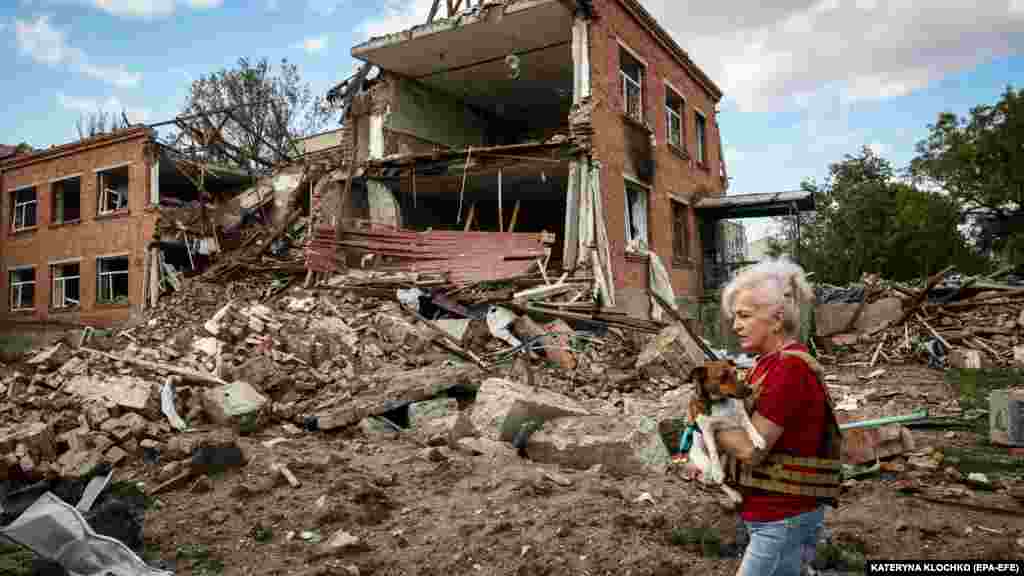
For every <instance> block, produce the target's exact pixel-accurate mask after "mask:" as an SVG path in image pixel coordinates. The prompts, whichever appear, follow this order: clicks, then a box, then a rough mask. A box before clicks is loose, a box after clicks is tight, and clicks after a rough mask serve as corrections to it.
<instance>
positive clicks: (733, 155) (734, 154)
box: [722, 146, 746, 166]
mask: <svg viewBox="0 0 1024 576" xmlns="http://www.w3.org/2000/svg"><path fill="white" fill-rule="evenodd" d="M722 154H723V156H725V164H726V166H733V165H739V164H742V163H743V159H744V158H745V157H746V155H745V154H743V152H741V151H740V150H739V149H737V148H736V147H735V146H726V147H725V150H723V151H722Z"/></svg>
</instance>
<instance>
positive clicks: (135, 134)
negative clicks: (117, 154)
mask: <svg viewBox="0 0 1024 576" xmlns="http://www.w3.org/2000/svg"><path fill="white" fill-rule="evenodd" d="M153 134H154V132H153V131H152V129H150V128H149V127H147V126H134V127H131V128H125V129H122V130H117V131H115V132H110V133H107V134H101V135H99V136H93V137H92V138H86V139H84V140H78V141H76V142H69V143H67V144H60V145H58V146H54V147H52V148H48V149H46V150H38V151H36V152H33V153H31V154H25V155H18V156H14V157H12V158H11V159H10V160H7V161H6V162H0V170H16V169H18V168H24V167H25V166H29V165H32V164H36V163H38V162H43V161H46V160H52V159H54V158H60V157H62V156H67V155H69V154H76V153H78V152H83V151H85V150H90V149H92V148H98V147H100V146H109V145H111V144H116V143H118V142H123V141H125V140H131V139H134V138H141V137H146V138H150V139H152V138H153Z"/></svg>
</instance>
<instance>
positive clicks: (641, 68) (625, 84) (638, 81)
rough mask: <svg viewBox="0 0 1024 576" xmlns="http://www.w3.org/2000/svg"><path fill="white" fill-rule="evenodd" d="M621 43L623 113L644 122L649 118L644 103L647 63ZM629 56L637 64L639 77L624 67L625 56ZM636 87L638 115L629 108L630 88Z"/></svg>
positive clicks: (634, 119)
mask: <svg viewBox="0 0 1024 576" xmlns="http://www.w3.org/2000/svg"><path fill="white" fill-rule="evenodd" d="M618 45H619V88H620V90H621V92H622V113H623V115H625V116H626V117H627V118H629V119H630V120H633V121H634V122H639V123H641V124H643V123H644V122H645V121H646V119H647V113H646V108H647V107H646V106H645V105H644V91H645V90H644V84H645V79H646V77H647V63H646V62H644V60H643V59H642V58H640V57H639V56H637V54H636V53H635V52H633V51H632V50H630V49H629V48H628V47H626V45H625V44H623V43H622V42H619V43H618ZM623 56H626V57H629V58H630V59H632V60H633V61H634V62H636V65H637V72H638V75H639V78H633V77H631V76H630V75H629V74H627V73H626V71H625V70H624V69H623V64H624V61H625V59H624V57H623ZM631 86H632V87H634V88H635V89H636V91H637V111H636V115H635V116H634V115H632V114H630V110H629V102H630V99H629V88H630V87H631Z"/></svg>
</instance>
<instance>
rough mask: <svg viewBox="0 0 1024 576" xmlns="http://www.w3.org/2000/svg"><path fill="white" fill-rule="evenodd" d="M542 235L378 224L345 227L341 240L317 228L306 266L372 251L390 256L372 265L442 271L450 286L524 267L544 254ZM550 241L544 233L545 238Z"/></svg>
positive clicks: (328, 266)
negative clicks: (342, 253) (339, 255)
mask: <svg viewBox="0 0 1024 576" xmlns="http://www.w3.org/2000/svg"><path fill="white" fill-rule="evenodd" d="M545 239H546V235H545V234H543V233H521V232H457V231H446V230H433V231H430V232H416V231H412V230H404V229H401V228H394V227H390V226H385V225H380V224H368V225H363V226H361V227H360V228H353V229H346V230H345V232H344V235H343V238H342V240H341V241H340V242H338V241H336V240H335V239H334V229H333V228H324V227H321V228H318V229H317V230H316V233H315V234H314V235H313V238H312V239H311V240H310V242H309V244H308V246H307V250H306V267H307V268H308V269H310V270H314V271H318V272H327V271H333V270H335V262H336V259H337V257H336V254H337V251H338V249H343V250H345V251H347V252H350V253H353V254H376V255H378V256H388V257H391V258H393V259H394V260H393V261H392V262H388V263H386V264H381V265H378V266H377V269H379V270H394V271H404V272H413V273H421V274H445V275H447V278H448V281H449V282H450V283H451V284H453V285H465V284H472V283H476V282H483V281H489V280H501V279H505V278H512V277H515V276H520V275H523V274H526V273H527V272H529V270H530V268H531V267H532V266H534V265H535V263H536V261H537V260H538V259H542V258H544V257H545V256H546V251H545V248H546V247H545ZM547 239H548V240H549V238H547Z"/></svg>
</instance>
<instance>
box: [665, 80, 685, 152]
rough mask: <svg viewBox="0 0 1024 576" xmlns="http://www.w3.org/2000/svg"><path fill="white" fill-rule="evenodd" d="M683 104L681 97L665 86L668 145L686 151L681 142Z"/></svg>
mask: <svg viewBox="0 0 1024 576" xmlns="http://www.w3.org/2000/svg"><path fill="white" fill-rule="evenodd" d="M684 107H685V103H684V102H683V98H682V96H680V95H679V94H677V93H676V91H675V90H673V89H672V88H670V87H669V86H668V85H666V86H665V125H666V126H667V127H668V143H669V144H672V145H673V146H675V147H676V148H679V149H680V150H686V146H685V144H684V141H683V118H685V116H684Z"/></svg>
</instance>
